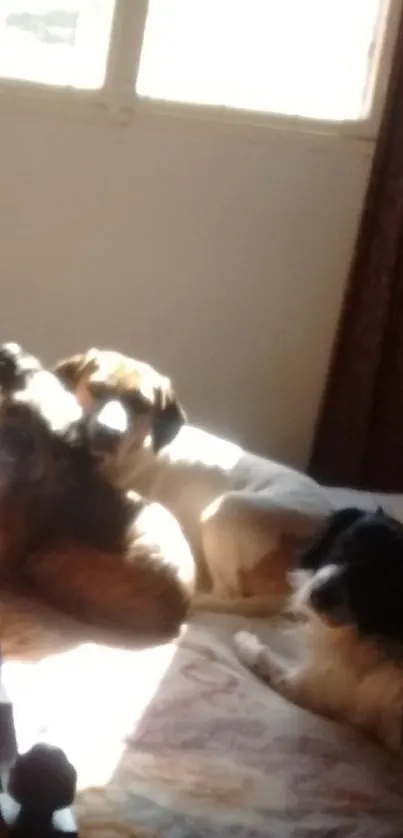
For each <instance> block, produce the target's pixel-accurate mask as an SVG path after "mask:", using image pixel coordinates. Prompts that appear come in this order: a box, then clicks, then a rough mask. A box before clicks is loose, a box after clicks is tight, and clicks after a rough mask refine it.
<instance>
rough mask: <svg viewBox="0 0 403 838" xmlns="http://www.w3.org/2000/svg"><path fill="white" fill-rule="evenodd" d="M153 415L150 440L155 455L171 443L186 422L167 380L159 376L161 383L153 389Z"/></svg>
mask: <svg viewBox="0 0 403 838" xmlns="http://www.w3.org/2000/svg"><path fill="white" fill-rule="evenodd" d="M154 392H155V401H154V415H153V420H152V426H151V438H152V443H153V448H154V451H155V452H156V453H157V452H158V451H160V450H161V448H164V447H165V445H168V443H170V442H172V440H173V439H174V438H175V437H176V434H177V433H178V431H179V430H180V429H181V427H182V425H184V424H185V422H186V414H185V411H184V410H183V408H182V406H181V404H180V403H179V401H178V399H177V398H176V395H175V393H174V390H173V389H172V385H171V382H170V380H169V378H163V377H162V376H161V383H160V384H159V385H158V386H157V387H156V388H155V391H154Z"/></svg>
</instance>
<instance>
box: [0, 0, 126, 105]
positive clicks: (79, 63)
mask: <svg viewBox="0 0 403 838" xmlns="http://www.w3.org/2000/svg"><path fill="white" fill-rule="evenodd" d="M114 4H115V0H0V76H2V77H3V78H13V79H22V80H26V81H36V82H43V83H45V84H55V85H69V86H72V87H80V88H90V89H91V88H93V89H94V88H98V87H101V86H102V84H103V81H104V76H105V69H106V59H107V53H108V44H109V35H110V29H111V24H112V16H113V9H114Z"/></svg>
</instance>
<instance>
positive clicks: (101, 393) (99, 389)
mask: <svg viewBox="0 0 403 838" xmlns="http://www.w3.org/2000/svg"><path fill="white" fill-rule="evenodd" d="M90 391H91V396H92V397H93V399H96V400H97V401H103V400H104V399H106V397H107V389H106V386H105V384H104V383H103V382H102V381H91V382H90Z"/></svg>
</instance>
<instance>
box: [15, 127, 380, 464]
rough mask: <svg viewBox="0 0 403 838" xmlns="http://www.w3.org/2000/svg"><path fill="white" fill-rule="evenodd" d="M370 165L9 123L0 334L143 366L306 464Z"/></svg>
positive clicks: (199, 139)
mask: <svg viewBox="0 0 403 838" xmlns="http://www.w3.org/2000/svg"><path fill="white" fill-rule="evenodd" d="M371 151H372V148H371V146H370V145H369V144H368V143H363V144H362V145H359V144H357V143H353V142H352V141H346V140H344V141H336V140H330V141H329V140H323V139H322V140H320V139H317V140H315V141H313V140H306V139H303V138H295V139H287V138H286V137H284V136H283V135H281V134H277V133H273V132H269V133H268V132H263V133H260V134H259V135H258V136H257V137H256V138H255V139H253V140H252V139H248V137H247V136H246V135H245V134H244V133H243V132H242V131H237V130H227V131H226V132H225V133H219V132H218V131H216V130H213V129H211V128H210V127H202V128H201V129H198V128H197V126H196V127H187V128H183V127H181V126H180V125H179V124H178V125H176V124H174V125H172V124H165V125H164V123H159V124H154V125H153V126H149V127H148V128H145V127H144V126H143V127H139V126H137V127H134V126H131V127H129V126H126V127H122V126H118V125H112V124H100V125H99V124H95V123H93V122H89V121H88V122H85V121H80V120H79V119H75V118H73V117H70V118H68V117H65V116H63V117H62V116H60V115H59V116H55V115H52V116H50V115H47V116H41V115H39V114H35V115H33V114H27V113H11V112H7V111H4V112H1V113H0V152H1V166H0V253H1V281H2V295H1V305H0V336H1V338H3V339H16V340H19V341H21V342H25V343H26V344H27V345H28V347H29V348H31V349H32V350H33V351H37V352H39V353H42V354H44V356H45V357H46V358H49V359H51V358H55V357H56V356H58V355H60V354H63V353H67V352H69V351H70V350H76V349H79V348H80V347H83V348H85V347H87V346H88V345H92V344H98V345H102V346H106V345H108V346H110V347H116V348H120V349H122V350H124V351H127V352H130V353H132V354H134V355H137V356H139V357H143V358H145V359H148V360H150V361H151V362H152V363H155V365H157V366H159V367H160V368H162V370H163V371H165V372H167V373H168V374H171V375H172V376H173V377H174V379H175V381H176V384H177V387H178V389H179V393H180V394H181V395H182V398H183V401H184V403H185V405H186V406H187V407H188V408H189V409H190V412H191V414H192V416H193V418H197V419H198V420H200V421H204V422H205V423H207V424H208V425H209V426H210V427H212V428H215V429H217V430H219V431H221V432H223V433H225V434H227V435H229V436H230V435H232V436H234V437H235V438H237V439H240V440H243V441H245V442H246V443H247V444H248V445H249V446H251V447H253V448H256V449H260V450H262V451H264V452H266V453H271V454H272V455H274V456H276V457H279V458H280V457H281V458H284V459H287V460H289V461H292V462H294V463H299V464H303V463H304V461H305V460H306V457H307V453H308V450H309V446H310V443H311V438H312V433H313V427H314V421H315V417H316V414H317V409H318V404H319V399H320V395H321V391H322V387H323V383H324V376H325V372H326V367H327V363H328V358H329V351H330V347H331V342H332V339H333V335H334V330H335V325H336V321H337V316H338V312H339V307H340V302H341V297H342V292H343V287H344V284H345V279H346V274H347V270H348V266H349V262H350V259H351V253H352V248H353V242H354V238H355V235H356V231H357V225H358V221H359V214H360V210H361V207H362V202H363V196H364V191H365V185H366V181H367V177H368V172H369V166H370V156H371Z"/></svg>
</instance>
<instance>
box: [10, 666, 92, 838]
mask: <svg viewBox="0 0 403 838" xmlns="http://www.w3.org/2000/svg"><path fill="white" fill-rule="evenodd" d="M0 663H1V661H0ZM0 773H1V791H0V836H4V837H5V836H8V835H19V836H20V838H57V836H60V838H62V836H65V838H66V836H70V838H76V836H78V831H77V826H76V822H75V819H74V816H73V813H72V811H71V808H70V807H71V804H72V803H73V800H74V795H75V791H76V779H77V774H76V771H75V768H74V767H73V766H72V765H71V763H70V762H69V761H68V759H67V758H66V756H65V754H64V753H63V751H61V750H60V748H55V747H52V746H50V745H42V744H37V745H34V747H33V748H31V750H30V751H27V753H25V754H20V755H18V756H17V744H16V735H15V727H14V718H13V707H12V704H11V702H10V701H9V699H8V697H7V695H6V693H5V691H4V689H3V687H2V683H1V674H0Z"/></svg>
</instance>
